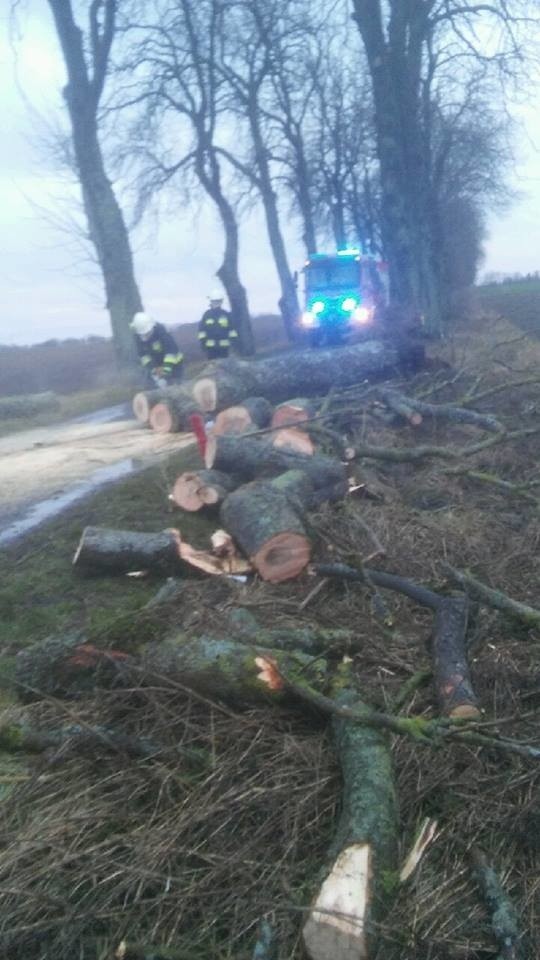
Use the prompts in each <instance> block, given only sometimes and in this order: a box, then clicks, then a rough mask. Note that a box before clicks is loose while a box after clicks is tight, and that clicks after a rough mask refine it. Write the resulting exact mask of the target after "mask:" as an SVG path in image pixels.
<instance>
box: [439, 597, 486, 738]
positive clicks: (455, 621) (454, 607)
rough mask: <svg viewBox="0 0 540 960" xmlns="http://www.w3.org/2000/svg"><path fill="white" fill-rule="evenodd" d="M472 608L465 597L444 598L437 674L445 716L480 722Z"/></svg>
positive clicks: (441, 601)
mask: <svg viewBox="0 0 540 960" xmlns="http://www.w3.org/2000/svg"><path fill="white" fill-rule="evenodd" d="M468 609H469V602H468V599H467V597H466V596H465V595H461V596H459V597H441V599H440V603H439V605H438V607H437V610H436V611H435V621H434V625H433V635H432V655H433V674H434V679H435V689H436V692H437V698H438V701H439V705H440V708H441V712H442V713H443V714H444V716H447V717H463V718H465V717H470V718H471V719H477V718H478V717H479V716H480V710H479V708H478V700H477V698H476V694H475V692H474V690H473V687H472V682H471V677H470V671H469V663H468V659H467V652H466V633H467V619H468Z"/></svg>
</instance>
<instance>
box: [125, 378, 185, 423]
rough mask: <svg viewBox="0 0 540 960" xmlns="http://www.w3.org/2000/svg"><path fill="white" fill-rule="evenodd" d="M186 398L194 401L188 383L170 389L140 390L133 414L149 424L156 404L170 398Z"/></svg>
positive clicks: (133, 403)
mask: <svg viewBox="0 0 540 960" xmlns="http://www.w3.org/2000/svg"><path fill="white" fill-rule="evenodd" d="M175 396H180V397H182V396H185V397H189V399H190V400H191V399H192V396H191V391H190V389H189V386H188V384H187V383H185V382H184V383H182V384H175V385H171V386H170V387H158V388H156V389H155V390H140V391H139V392H138V393H136V394H135V396H134V397H133V401H132V407H133V414H134V416H135V418H136V419H137V420H139V421H140V423H149V421H150V411H151V409H152V407H155V405H156V403H161V402H162V401H163V400H168V399H169V398H170V397H175Z"/></svg>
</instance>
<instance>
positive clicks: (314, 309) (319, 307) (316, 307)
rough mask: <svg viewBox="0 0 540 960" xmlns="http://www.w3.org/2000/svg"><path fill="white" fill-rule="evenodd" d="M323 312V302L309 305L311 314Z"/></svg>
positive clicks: (317, 301)
mask: <svg viewBox="0 0 540 960" xmlns="http://www.w3.org/2000/svg"><path fill="white" fill-rule="evenodd" d="M323 310H324V300H316V301H315V303H312V304H311V313H314V314H315V315H317V314H318V313H322V312H323Z"/></svg>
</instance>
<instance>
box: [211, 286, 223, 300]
mask: <svg viewBox="0 0 540 960" xmlns="http://www.w3.org/2000/svg"><path fill="white" fill-rule="evenodd" d="M208 299H209V300H210V303H214V302H215V301H219V302H221V301H222V300H223V294H222V292H221V290H218V289H217V287H214V289H213V290H212V291H211V293H210V296H209V297H208Z"/></svg>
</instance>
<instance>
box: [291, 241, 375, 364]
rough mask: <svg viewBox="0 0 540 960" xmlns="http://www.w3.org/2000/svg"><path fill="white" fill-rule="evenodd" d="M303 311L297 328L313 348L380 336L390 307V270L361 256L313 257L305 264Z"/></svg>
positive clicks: (341, 253) (349, 252)
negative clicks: (384, 314)
mask: <svg viewBox="0 0 540 960" xmlns="http://www.w3.org/2000/svg"><path fill="white" fill-rule="evenodd" d="M302 272H303V275H304V310H303V312H302V314H301V315H300V317H299V326H300V329H301V330H302V331H304V332H305V334H306V335H307V336H308V339H309V342H310V343H311V345H312V346H320V345H321V344H323V343H342V342H343V341H344V339H345V338H346V337H347V336H348V335H353V334H356V335H357V336H358V335H359V336H361V337H363V338H368V337H374V336H377V326H378V324H379V323H380V322H381V320H382V314H383V309H384V307H385V305H386V304H387V302H388V279H387V273H388V271H387V267H386V264H385V263H383V261H381V260H376V259H375V257H372V256H369V255H364V254H362V253H361V252H360V250H338V252H337V253H334V254H329V253H314V254H312V255H311V256H310V257H309V258H308V260H306V262H305V264H304V267H303V270H302Z"/></svg>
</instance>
